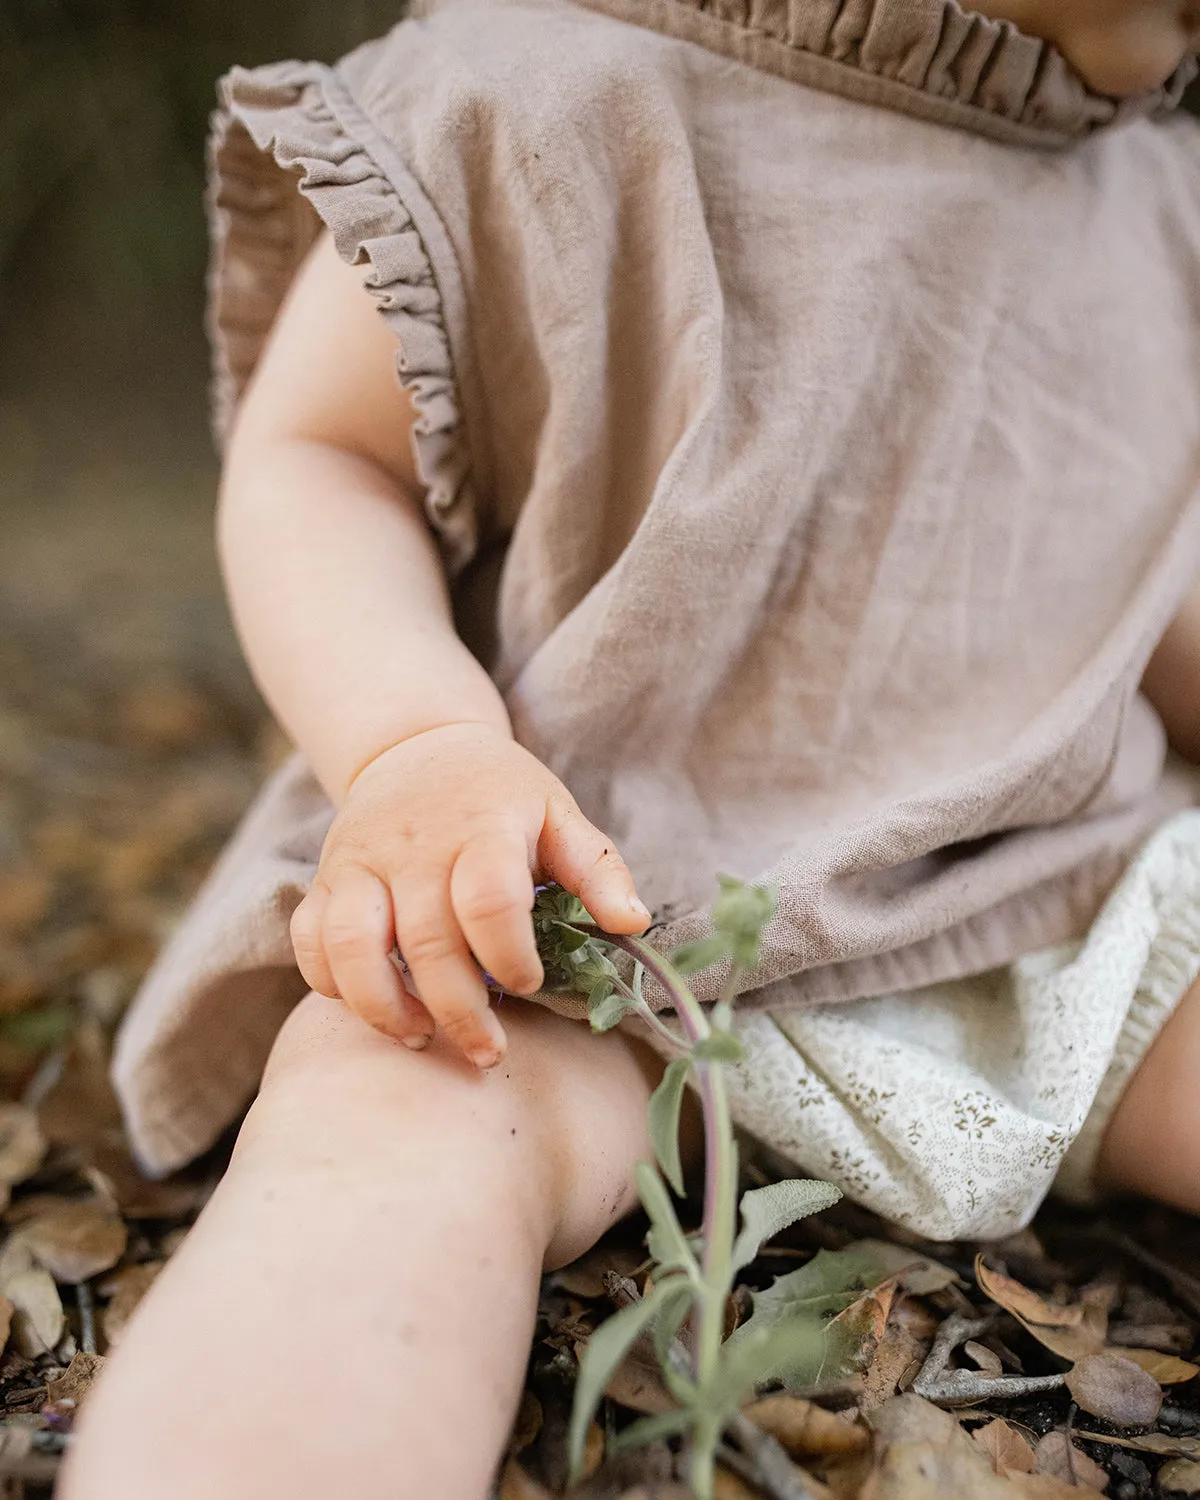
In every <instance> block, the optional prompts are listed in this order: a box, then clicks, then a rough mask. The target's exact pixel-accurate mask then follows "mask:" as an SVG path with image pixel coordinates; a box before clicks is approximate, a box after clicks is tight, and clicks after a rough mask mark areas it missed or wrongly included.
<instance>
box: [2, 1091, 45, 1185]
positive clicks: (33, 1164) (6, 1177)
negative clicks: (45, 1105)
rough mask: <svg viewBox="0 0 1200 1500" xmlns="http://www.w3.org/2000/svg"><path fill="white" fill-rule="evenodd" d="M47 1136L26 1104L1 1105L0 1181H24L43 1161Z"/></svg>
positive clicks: (9, 1183) (12, 1182) (8, 1182)
mask: <svg viewBox="0 0 1200 1500" xmlns="http://www.w3.org/2000/svg"><path fill="white" fill-rule="evenodd" d="M45 1154H46V1138H45V1136H44V1135H43V1134H42V1131H41V1127H40V1126H39V1125H38V1122H37V1116H36V1115H35V1114H34V1112H33V1111H32V1110H31V1109H26V1108H25V1106H24V1105H23V1104H0V1182H4V1183H7V1184H8V1185H9V1186H10V1187H11V1186H12V1185H13V1184H14V1183H18V1182H24V1181H25V1179H26V1178H27V1177H32V1176H33V1174H34V1173H35V1172H36V1171H37V1169H38V1168H39V1167H40V1166H41V1164H42V1158H43V1157H44V1156H45Z"/></svg>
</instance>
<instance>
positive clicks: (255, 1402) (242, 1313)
mask: <svg viewBox="0 0 1200 1500" xmlns="http://www.w3.org/2000/svg"><path fill="white" fill-rule="evenodd" d="M504 1020H505V1027H506V1029H507V1031H508V1035H509V1038H510V1046H509V1051H508V1055H507V1057H506V1059H505V1061H504V1062H503V1063H501V1064H500V1066H499V1067H498V1068H496V1069H495V1070H494V1071H493V1072H492V1073H490V1074H488V1075H480V1074H478V1073H476V1072H475V1071H474V1070H473V1069H471V1068H469V1067H467V1066H466V1065H464V1064H461V1063H459V1062H457V1061H456V1060H455V1059H454V1058H453V1057H451V1056H450V1054H449V1053H448V1052H447V1051H445V1050H444V1049H442V1048H441V1047H439V1046H438V1045H437V1044H435V1045H434V1046H433V1047H431V1048H430V1049H429V1050H428V1051H427V1052H424V1053H412V1052H409V1051H407V1050H406V1049H405V1048H403V1047H400V1046H397V1045H396V1044H395V1043H394V1042H391V1041H388V1040H386V1039H385V1038H384V1037H382V1036H380V1035H379V1034H377V1033H376V1032H374V1031H372V1030H370V1029H368V1027H366V1026H365V1025H363V1024H362V1023H361V1022H360V1021H358V1020H356V1019H355V1018H354V1017H352V1016H351V1015H350V1014H349V1013H348V1012H347V1011H346V1010H345V1009H344V1008H343V1007H342V1006H341V1005H340V1004H339V1003H337V1002H334V1001H330V1000H325V999H322V998H321V997H320V996H316V995H310V996H309V997H308V999H307V1000H305V1001H304V1002H303V1003H302V1004H301V1005H300V1006H299V1007H298V1009H297V1010H296V1011H295V1013H294V1014H293V1015H292V1017H291V1019H290V1020H289V1021H288V1023H287V1025H286V1026H285V1027H284V1030H283V1032H282V1033H281V1035H280V1037H279V1040H278V1042H277V1044H276V1047H275V1050H274V1052H273V1054H272V1057H271V1062H270V1065H269V1067H268V1069H267V1075H266V1078H265V1080H264V1083H263V1088H262V1093H261V1095H260V1097H259V1099H258V1101H257V1102H256V1103H255V1105H254V1107H253V1109H252V1110H251V1112H250V1115H249V1117H248V1119H247V1121H246V1124H245V1126H244V1128H243V1130H242V1134H241V1137H240V1138H239V1141H238V1145H237V1150H236V1152H235V1153H234V1158H233V1162H232V1164H231V1166H230V1168H229V1171H228V1173H227V1175H226V1177H225V1179H224V1180H223V1181H222V1183H221V1185H220V1187H219V1188H218V1190H217V1192H216V1194H215V1195H214V1197H213V1199H212V1201H211V1203H210V1204H209V1205H208V1207H207V1208H206V1209H205V1211H204V1213H203V1215H202V1216H201V1218H200V1220H199V1222H198V1224H197V1226H196V1228H195V1230H194V1231H193V1233H192V1234H191V1236H190V1237H189V1238H188V1240H187V1242H186V1243H185V1244H184V1246H183V1247H182V1248H181V1250H180V1251H179V1253H178V1255H177V1256H176V1257H175V1259H174V1260H173V1261H172V1262H171V1264H170V1265H169V1266H168V1268H167V1270H166V1271H165V1272H164V1274H163V1275H162V1277H161V1278H160V1280H159V1281H158V1283H157V1284H156V1285H155V1287H154V1290H153V1292H152V1293H151V1294H150V1296H149V1297H148V1299H147V1301H146V1303H145V1305H144V1306H143V1307H142V1308H141V1309H140V1310H139V1313H138V1316H137V1318H136V1319H135V1320H134V1322H133V1324H132V1326H131V1327H130V1330H129V1333H128V1336H127V1338H126V1340H125V1342H124V1343H123V1345H122V1347H121V1349H120V1351H119V1353H118V1354H117V1355H116V1356H115V1358H114V1361H113V1364H112V1366H111V1367H110V1369H109V1370H108V1371H106V1373H105V1375H104V1377H103V1379H102V1380H101V1382H100V1384H99V1385H98V1387H97V1389H96V1392H95V1394H94V1396H93V1397H92V1398H91V1401H90V1403H89V1406H88V1410H87V1412H86V1414H85V1417H84V1420H83V1422H82V1432H81V1435H80V1440H79V1444H78V1446H77V1448H76V1450H75V1452H74V1454H73V1456H72V1459H71V1461H70V1462H69V1464H68V1465H67V1469H66V1475H65V1478H64V1481H63V1484H62V1488H61V1490H60V1492H59V1500H151V1497H153V1500H162V1497H163V1496H167V1495H169V1496H170V1497H171V1500H214V1497H217V1496H219V1497H221V1500H242V1497H245V1500H308V1497H312V1500H317V1497H320V1500H333V1497H335V1496H347V1497H352V1500H375V1497H378V1500H432V1497H436V1500H484V1497H485V1496H486V1495H487V1493H488V1486H489V1482H490V1479H491V1476H492V1471H493V1468H494V1466H495V1463H496V1459H497V1456H498V1455H499V1453H500V1452H501V1450H502V1447H503V1444H504V1440H505V1437H506V1435H507V1431H508V1427H509V1423H510V1422H511V1419H512V1416H513V1412H514V1410H515V1407H516V1404H517V1401H518V1399H519V1396H520V1390H521V1385H522V1380H523V1375H524V1370H525V1364H526V1360H527V1357H528V1353H529V1344H530V1338H531V1335H532V1331H533V1325H534V1316H535V1307H536V1299H537V1287H538V1279H539V1276H540V1273H541V1271H542V1269H543V1265H544V1264H546V1265H555V1264H561V1263H565V1262H566V1261H568V1260H570V1259H572V1258H573V1257H574V1256H576V1255H577V1254H579V1253H581V1252H582V1251H583V1250H584V1249H585V1248H586V1247H587V1246H588V1245H590V1244H591V1243H592V1242H593V1241H594V1240H595V1239H596V1238H597V1237H598V1236H599V1235H600V1234H601V1232H602V1231H603V1230H604V1229H605V1228H607V1226H608V1225H609V1224H610V1223H612V1222H613V1220H614V1219H616V1218H617V1217H618V1216H619V1215H621V1214H623V1213H625V1212H626V1211H627V1210H628V1209H629V1208H631V1207H632V1205H633V1203H634V1193H633V1190H632V1187H631V1175H632V1168H633V1165H634V1163H635V1162H636V1161H638V1160H639V1159H641V1158H643V1157H646V1156H648V1155H649V1151H650V1147H649V1145H648V1142H647V1138H646V1134H645V1114H646V1102H647V1098H648V1094H649V1090H650V1088H651V1087H652V1086H653V1082H654V1074H655V1072H656V1071H657V1069H658V1066H659V1065H658V1064H656V1063H655V1061H654V1060H653V1058H652V1057H651V1056H650V1054H649V1052H648V1051H647V1052H645V1053H643V1052H642V1050H641V1049H639V1048H638V1047H637V1046H636V1045H635V1044H633V1043H631V1042H629V1041H628V1040H626V1039H625V1038H623V1037H622V1036H620V1035H618V1034H617V1033H608V1034H606V1035H603V1036H594V1035H592V1034H590V1033H589V1031H588V1029H587V1027H586V1026H583V1025H580V1024H578V1023H575V1022H570V1021H565V1020H562V1019H561V1018H559V1017H557V1016H554V1015H552V1014H550V1013H549V1012H547V1011H543V1010H541V1009H539V1008H537V1007H535V1006H531V1005H528V1004H526V1003H524V1002H514V1003H513V1004H512V1005H511V1006H507V1007H506V1014H505V1018H504Z"/></svg>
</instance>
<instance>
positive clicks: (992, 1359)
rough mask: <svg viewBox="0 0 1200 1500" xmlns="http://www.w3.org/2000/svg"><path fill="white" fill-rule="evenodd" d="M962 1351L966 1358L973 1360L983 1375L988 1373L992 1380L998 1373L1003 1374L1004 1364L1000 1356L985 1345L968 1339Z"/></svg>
mask: <svg viewBox="0 0 1200 1500" xmlns="http://www.w3.org/2000/svg"><path fill="white" fill-rule="evenodd" d="M963 1353H964V1354H965V1355H966V1356H967V1358H968V1359H972V1360H974V1361H975V1364H976V1365H977V1366H978V1368H979V1369H980V1370H981V1371H982V1373H983V1374H984V1375H990V1376H991V1377H992V1379H993V1380H994V1379H995V1378H996V1377H997V1376H998V1375H1003V1374H1004V1365H1003V1363H1002V1361H1001V1359H1000V1356H999V1355H998V1354H993V1352H992V1351H991V1350H990V1349H988V1348H987V1347H985V1345H983V1344H980V1343H977V1342H976V1341H975V1340H974V1339H968V1340H967V1342H966V1343H965V1344H964V1345H963Z"/></svg>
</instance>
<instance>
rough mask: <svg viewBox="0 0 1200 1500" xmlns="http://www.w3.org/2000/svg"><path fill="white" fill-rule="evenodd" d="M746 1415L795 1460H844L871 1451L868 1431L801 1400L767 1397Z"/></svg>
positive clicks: (797, 1398) (797, 1397)
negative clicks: (819, 1458) (853, 1454)
mask: <svg viewBox="0 0 1200 1500" xmlns="http://www.w3.org/2000/svg"><path fill="white" fill-rule="evenodd" d="M743 1411H744V1414H745V1415H746V1416H748V1417H749V1418H750V1420H751V1421H752V1422H753V1423H754V1425H755V1426H756V1427H757V1428H758V1430H759V1431H760V1432H765V1433H767V1434H769V1435H770V1436H771V1437H773V1438H774V1439H775V1440H776V1441H777V1442H779V1443H781V1444H782V1445H783V1447H784V1448H786V1449H787V1451H788V1453H790V1454H791V1455H792V1457H793V1458H813V1457H818V1456H819V1457H823V1458H841V1457H844V1456H845V1455H846V1454H848V1453H861V1452H862V1451H863V1450H864V1449H865V1448H868V1447H870V1443H871V1435H870V1433H869V1432H868V1431H867V1429H866V1428H865V1427H861V1426H859V1425H858V1423H856V1422H853V1421H851V1420H849V1419H848V1418H846V1417H843V1416H839V1415H838V1413H837V1412H832V1411H826V1410H825V1408H824V1407H822V1406H818V1405H817V1404H816V1403H815V1402H814V1401H806V1400H804V1399H803V1397H801V1396H786V1395H784V1396H765V1397H764V1398H763V1399H762V1400H761V1401H755V1402H753V1403H752V1404H751V1405H749V1406H747V1407H744V1408H743Z"/></svg>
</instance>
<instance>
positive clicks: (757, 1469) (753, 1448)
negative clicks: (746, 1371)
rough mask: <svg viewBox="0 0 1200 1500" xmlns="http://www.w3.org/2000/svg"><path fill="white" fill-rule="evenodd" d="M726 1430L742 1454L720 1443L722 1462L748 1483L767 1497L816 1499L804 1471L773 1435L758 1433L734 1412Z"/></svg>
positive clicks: (742, 1417) (797, 1499)
mask: <svg viewBox="0 0 1200 1500" xmlns="http://www.w3.org/2000/svg"><path fill="white" fill-rule="evenodd" d="M728 1430H729V1431H730V1432H731V1433H733V1435H734V1437H736V1438H737V1440H738V1445H739V1447H740V1448H741V1450H742V1453H741V1454H738V1453H735V1452H734V1451H733V1450H732V1449H731V1448H727V1447H724V1446H723V1447H722V1450H721V1462H722V1463H724V1464H726V1465H728V1467H729V1468H731V1469H733V1470H734V1472H735V1473H738V1474H740V1475H741V1477H742V1478H743V1479H745V1480H747V1481H748V1482H749V1483H750V1484H756V1485H757V1486H758V1487H759V1489H760V1490H762V1491H763V1493H764V1494H765V1495H769V1496H770V1497H771V1500H817V1497H816V1495H815V1494H814V1492H813V1491H812V1490H811V1489H810V1488H809V1486H808V1482H807V1479H806V1477H805V1474H804V1471H803V1470H802V1469H798V1468H797V1467H796V1465H795V1464H794V1463H793V1462H792V1461H791V1459H790V1458H789V1457H788V1456H787V1454H786V1453H785V1452H784V1449H783V1447H782V1445H781V1444H780V1443H779V1442H777V1441H776V1439H775V1438H773V1437H772V1436H771V1435H770V1434H769V1433H766V1432H761V1431H760V1430H759V1429H758V1428H757V1427H756V1426H755V1425H754V1423H753V1422H752V1421H751V1420H750V1418H749V1417H747V1416H745V1415H744V1414H743V1413H742V1412H740V1411H739V1412H737V1413H736V1414H735V1415H734V1416H733V1417H731V1418H730V1420H729V1424H728ZM743 1455H744V1456H743Z"/></svg>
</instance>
